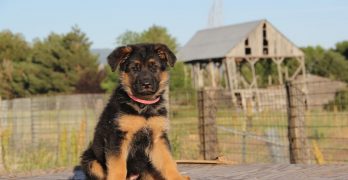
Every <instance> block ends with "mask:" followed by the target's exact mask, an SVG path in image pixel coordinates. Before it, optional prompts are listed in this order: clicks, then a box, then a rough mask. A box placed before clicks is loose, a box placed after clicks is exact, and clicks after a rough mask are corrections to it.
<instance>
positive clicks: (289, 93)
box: [285, 81, 310, 164]
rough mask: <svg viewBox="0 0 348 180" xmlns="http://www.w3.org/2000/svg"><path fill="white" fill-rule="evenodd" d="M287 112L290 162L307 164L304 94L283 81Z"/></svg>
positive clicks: (307, 150)
mask: <svg viewBox="0 0 348 180" xmlns="http://www.w3.org/2000/svg"><path fill="white" fill-rule="evenodd" d="M285 89H286V100H287V114H288V139H289V153H290V163H291V164H299V163H301V164H309V163H310V156H309V148H308V142H307V136H306V131H305V128H306V125H305V106H306V105H305V100H306V99H305V94H304V93H303V92H302V91H301V90H300V89H298V88H296V87H295V86H293V85H292V83H291V82H290V81H287V82H286V83H285Z"/></svg>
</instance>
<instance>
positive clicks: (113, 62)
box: [108, 46, 133, 71]
mask: <svg viewBox="0 0 348 180" xmlns="http://www.w3.org/2000/svg"><path fill="white" fill-rule="evenodd" d="M132 51H133V48H132V47H130V46H121V47H118V48H116V49H115V50H114V51H112V52H111V53H110V54H109V56H108V63H109V65H110V67H111V70H112V71H115V70H116V69H117V66H118V65H120V64H122V63H123V62H124V61H125V60H127V58H128V57H129V55H130V53H132Z"/></svg>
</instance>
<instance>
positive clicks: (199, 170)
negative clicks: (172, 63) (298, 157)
mask: <svg viewBox="0 0 348 180" xmlns="http://www.w3.org/2000/svg"><path fill="white" fill-rule="evenodd" d="M179 168H180V171H181V172H182V174H185V175H188V176H190V177H191V179H193V180H195V179H197V180H203V179H204V180H207V179H214V180H217V179H231V180H233V179H238V180H241V179H264V180H266V179H267V180H270V179H279V180H287V179H296V180H302V179H303V180H314V179H315V180H317V179H320V180H324V179H335V180H341V179H342V180H347V179H348V164H346V165H321V166H319V165H293V164H292V165H290V164H248V165H222V164H220V165H213V164H180V165H179ZM72 176H73V172H72V171H68V170H66V171H63V172H56V173H50V174H45V175H40V176H31V177H28V176H22V177H12V178H11V177H0V179H3V178H4V179H19V180H31V179H33V180H46V179H50V180H61V179H69V178H71V177H72Z"/></svg>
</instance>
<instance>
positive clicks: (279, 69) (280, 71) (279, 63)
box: [272, 57, 284, 84]
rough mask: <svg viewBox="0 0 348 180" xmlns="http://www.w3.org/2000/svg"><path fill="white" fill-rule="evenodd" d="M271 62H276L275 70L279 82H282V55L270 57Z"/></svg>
mask: <svg viewBox="0 0 348 180" xmlns="http://www.w3.org/2000/svg"><path fill="white" fill-rule="evenodd" d="M272 60H273V62H275V63H276V64H277V71H278V82H279V84H283V83H284V82H283V75H282V66H281V64H282V62H283V60H284V57H275V58H272Z"/></svg>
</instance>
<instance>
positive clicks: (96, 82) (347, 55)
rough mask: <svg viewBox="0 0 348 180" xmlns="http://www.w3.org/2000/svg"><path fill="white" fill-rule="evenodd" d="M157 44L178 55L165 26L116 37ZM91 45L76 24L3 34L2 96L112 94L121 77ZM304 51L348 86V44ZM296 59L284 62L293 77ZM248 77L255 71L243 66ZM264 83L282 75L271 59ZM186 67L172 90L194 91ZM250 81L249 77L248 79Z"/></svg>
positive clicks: (314, 66) (309, 63)
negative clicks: (28, 36)
mask: <svg viewBox="0 0 348 180" xmlns="http://www.w3.org/2000/svg"><path fill="white" fill-rule="evenodd" d="M142 42H150V43H151V42H152V43H165V44H167V45H168V46H169V48H170V49H172V50H173V51H174V52H177V48H178V46H179V45H178V42H177V40H176V38H175V37H173V36H172V35H170V33H169V32H168V30H167V29H166V28H165V27H161V26H157V25H153V26H151V27H149V28H148V29H146V30H144V31H142V32H136V31H129V30H128V31H126V32H124V33H123V34H121V35H119V36H118V37H117V38H116V44H117V45H126V44H133V43H142ZM91 44H92V43H91V41H90V40H89V39H88V37H87V36H86V34H85V33H83V32H82V31H81V30H80V29H79V28H78V27H77V26H73V27H72V28H71V30H70V31H69V32H67V33H64V34H57V33H51V34H49V35H48V36H47V37H46V38H43V39H35V40H34V41H33V42H31V43H29V42H27V41H26V40H25V39H24V37H23V36H22V35H21V34H18V33H13V32H11V31H8V30H4V31H0V96H1V97H2V98H4V99H9V98H15V97H26V96H32V95H38V94H55V93H102V92H111V91H112V90H113V89H114V88H115V86H116V85H117V83H118V77H117V73H113V72H111V70H110V68H109V67H108V66H105V67H104V68H99V64H98V61H97V56H96V55H94V54H93V53H92V52H91V50H90V48H91ZM301 49H302V50H303V52H304V53H305V62H306V69H307V71H308V72H309V73H311V74H315V75H320V76H323V77H328V78H331V79H334V80H340V81H344V82H346V83H348V41H342V42H338V43H337V44H336V45H335V47H334V48H331V49H325V48H323V47H320V46H308V47H303V48H301ZM296 63H297V61H291V60H289V61H285V62H284V64H283V65H284V66H286V68H287V70H288V71H289V74H292V73H293V71H295V69H296V67H297V66H298V64H296ZM240 68H241V72H242V73H244V74H245V75H246V77H248V74H250V77H251V72H250V69H249V68H248V67H247V66H246V65H241V67H240ZM255 68H256V72H257V74H258V76H259V80H258V81H260V82H259V84H260V85H261V87H262V86H266V85H267V81H268V79H269V77H272V78H273V77H274V79H276V77H277V76H278V74H277V70H276V65H275V64H274V63H272V61H271V60H270V61H260V63H258V64H256V66H255ZM184 74H185V73H184V64H183V63H180V62H179V63H177V64H176V66H175V67H174V68H173V69H171V71H170V75H171V81H170V89H171V90H178V89H191V90H192V88H191V82H190V78H185V76H184ZM247 80H248V78H247Z"/></svg>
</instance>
